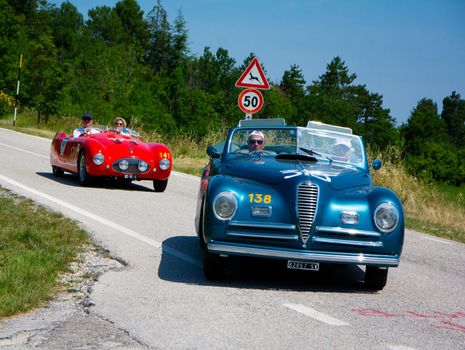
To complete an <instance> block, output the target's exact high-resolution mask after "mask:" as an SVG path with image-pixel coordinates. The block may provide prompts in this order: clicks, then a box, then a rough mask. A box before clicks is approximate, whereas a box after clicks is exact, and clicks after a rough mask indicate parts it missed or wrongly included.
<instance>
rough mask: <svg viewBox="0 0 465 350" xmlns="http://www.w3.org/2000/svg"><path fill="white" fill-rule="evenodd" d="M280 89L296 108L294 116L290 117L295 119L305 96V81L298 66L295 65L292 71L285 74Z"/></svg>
mask: <svg viewBox="0 0 465 350" xmlns="http://www.w3.org/2000/svg"><path fill="white" fill-rule="evenodd" d="M280 88H281V91H282V92H284V93H285V94H286V96H287V97H288V99H289V101H290V102H291V103H292V104H293V106H294V114H292V115H289V118H291V119H293V118H294V117H295V114H296V113H298V112H300V111H301V108H302V102H303V97H304V96H305V79H304V76H303V74H302V70H301V69H300V68H299V66H298V65H296V64H294V65H292V66H291V69H290V70H287V71H285V72H284V74H283V77H282V80H281V84H280Z"/></svg>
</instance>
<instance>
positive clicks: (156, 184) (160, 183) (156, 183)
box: [153, 180, 168, 192]
mask: <svg viewBox="0 0 465 350" xmlns="http://www.w3.org/2000/svg"><path fill="white" fill-rule="evenodd" d="M167 185H168V180H153V189H154V190H155V192H164V191H165V189H166V186H167Z"/></svg>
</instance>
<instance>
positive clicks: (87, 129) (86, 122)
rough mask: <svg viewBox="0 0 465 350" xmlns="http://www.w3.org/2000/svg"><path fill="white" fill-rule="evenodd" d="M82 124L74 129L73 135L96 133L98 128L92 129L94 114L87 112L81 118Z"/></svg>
mask: <svg viewBox="0 0 465 350" xmlns="http://www.w3.org/2000/svg"><path fill="white" fill-rule="evenodd" d="M81 122H82V126H81V127H79V128H76V129H74V131H73V137H79V136H83V135H88V134H96V133H98V131H97V130H94V129H92V126H93V121H92V114H90V112H85V113H84V114H83V116H82V118H81Z"/></svg>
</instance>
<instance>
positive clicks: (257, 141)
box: [247, 130, 265, 152]
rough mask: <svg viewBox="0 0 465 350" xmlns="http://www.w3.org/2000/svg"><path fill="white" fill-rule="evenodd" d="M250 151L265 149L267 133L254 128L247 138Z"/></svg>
mask: <svg viewBox="0 0 465 350" xmlns="http://www.w3.org/2000/svg"><path fill="white" fill-rule="evenodd" d="M247 146H248V147H249V152H255V151H263V149H264V148H265V135H263V133H262V132H261V131H258V130H254V131H252V132H251V133H250V135H249V137H248V139H247Z"/></svg>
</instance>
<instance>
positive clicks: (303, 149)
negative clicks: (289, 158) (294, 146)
mask: <svg viewBox="0 0 465 350" xmlns="http://www.w3.org/2000/svg"><path fill="white" fill-rule="evenodd" d="M299 149H300V150H301V151H304V152H305V153H307V154H309V155H311V156H318V157H322V158H323V156H322V155H321V154H320V153H318V152H315V151H314V150H312V149H308V148H305V147H299ZM324 158H326V159H328V160H329V162H330V163H332V162H333V160H332V159H331V158H329V157H324Z"/></svg>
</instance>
